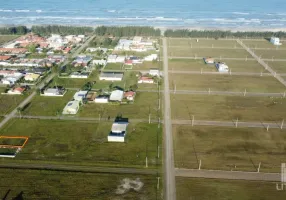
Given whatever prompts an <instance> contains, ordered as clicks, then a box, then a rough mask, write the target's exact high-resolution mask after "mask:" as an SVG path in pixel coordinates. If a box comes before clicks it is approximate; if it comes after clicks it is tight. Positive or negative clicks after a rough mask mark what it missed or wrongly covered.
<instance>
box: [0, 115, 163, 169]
mask: <svg viewBox="0 0 286 200" xmlns="http://www.w3.org/2000/svg"><path fill="white" fill-rule="evenodd" d="M123 117H126V116H123ZM111 125H112V123H111V122H101V123H95V122H94V121H89V122H79V121H57V120H36V119H13V120H11V121H10V122H9V123H7V124H6V125H5V126H4V127H3V128H2V130H1V131H0V135H6V136H28V137H29V140H28V142H27V144H26V146H25V147H24V148H23V150H22V151H21V152H20V153H18V154H17V156H16V158H15V159H14V161H15V162H16V161H18V162H20V161H21V162H23V161H24V160H26V161H30V160H32V161H37V162H40V161H41V162H44V163H51V162H57V163H69V164H74V163H76V164H78V165H80V164H89V165H108V166H136V167H144V166H145V157H146V152H147V156H148V164H149V166H150V167H152V166H155V165H156V160H157V159H156V157H157V135H158V143H159V144H160V141H161V130H160V129H158V127H157V124H144V123H130V124H129V126H128V129H127V136H126V138H125V140H126V142H125V143H108V142H107V136H108V134H109V132H110V130H111ZM157 133H158V134H157ZM146 148H147V149H146ZM10 161H11V159H2V160H1V162H10Z"/></svg>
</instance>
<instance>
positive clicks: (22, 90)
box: [7, 87, 26, 95]
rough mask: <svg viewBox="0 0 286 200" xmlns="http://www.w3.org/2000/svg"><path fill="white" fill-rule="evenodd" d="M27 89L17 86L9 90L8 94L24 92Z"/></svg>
mask: <svg viewBox="0 0 286 200" xmlns="http://www.w3.org/2000/svg"><path fill="white" fill-rule="evenodd" d="M25 90H26V88H25V87H16V88H12V89H10V90H8V92H7V93H8V94H18V95H19V94H23V92H24V91H25Z"/></svg>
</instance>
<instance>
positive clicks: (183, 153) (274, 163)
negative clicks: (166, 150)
mask: <svg viewBox="0 0 286 200" xmlns="http://www.w3.org/2000/svg"><path fill="white" fill-rule="evenodd" d="M173 129H174V130H173V133H174V154H175V165H176V167H178V168H196V169H197V168H198V164H199V160H201V169H216V170H234V171H235V170H237V171H257V168H258V165H259V163H260V162H261V168H260V171H261V172H279V171H280V167H281V163H282V162H284V161H285V153H286V150H285V147H286V143H285V141H286V131H285V130H280V129H271V130H269V132H267V131H266V129H262V128H251V129H249V128H225V127H223V128H222V127H200V126H194V127H192V126H173Z"/></svg>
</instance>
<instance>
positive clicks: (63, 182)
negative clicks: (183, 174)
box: [0, 169, 157, 199]
mask: <svg viewBox="0 0 286 200" xmlns="http://www.w3.org/2000/svg"><path fill="white" fill-rule="evenodd" d="M0 173H1V180H2V181H1V183H0V187H1V190H0V196H1V197H4V196H5V195H7V196H6V198H7V199H14V198H16V197H17V198H16V199H138V198H139V199H156V189H155V188H156V184H157V180H156V178H155V177H152V176H144V175H138V176H136V175H119V174H100V173H97V174H95V173H80V172H57V171H45V170H41V171H40V170H15V169H13V170H11V169H1V170H0ZM124 179H125V180H126V186H127V187H126V190H122V194H119V193H118V192H119V190H118V188H120V187H119V186H120V185H121V184H122V183H123V181H124ZM79 183H80V184H79ZM129 183H130V184H132V183H133V184H134V183H139V185H140V184H141V183H142V187H138V191H135V190H134V189H132V187H134V186H137V185H129ZM128 186H129V187H128ZM140 186H141V185H140ZM7 192H8V193H7ZM19 196H21V198H19Z"/></svg>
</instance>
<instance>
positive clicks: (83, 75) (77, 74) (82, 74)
mask: <svg viewBox="0 0 286 200" xmlns="http://www.w3.org/2000/svg"><path fill="white" fill-rule="evenodd" d="M88 76H89V73H87V72H72V73H71V75H70V78H88Z"/></svg>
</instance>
